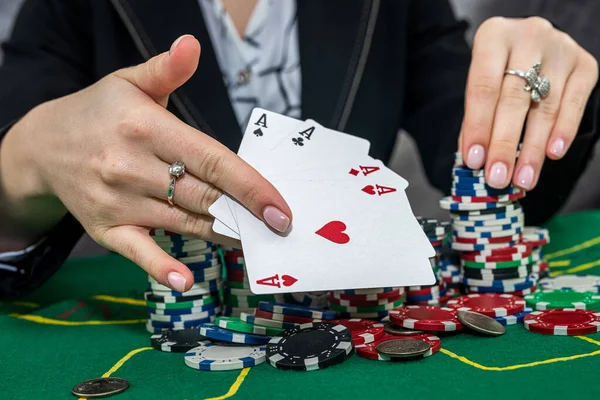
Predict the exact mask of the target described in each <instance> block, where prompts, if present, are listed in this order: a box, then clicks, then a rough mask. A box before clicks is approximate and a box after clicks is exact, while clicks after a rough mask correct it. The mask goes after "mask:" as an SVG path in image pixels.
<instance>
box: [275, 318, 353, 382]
mask: <svg viewBox="0 0 600 400" xmlns="http://www.w3.org/2000/svg"><path fill="white" fill-rule="evenodd" d="M352 349H353V346H352V334H351V332H350V330H349V329H347V328H346V327H345V326H343V325H340V324H331V323H326V322H316V323H310V324H302V325H297V326H295V327H293V328H290V329H287V330H286V331H285V332H283V333H282V335H281V336H276V337H274V338H272V339H271V341H269V343H268V344H267V348H266V354H267V360H268V361H269V363H270V364H271V365H272V366H273V367H275V368H279V369H292V370H304V371H314V370H318V369H323V368H327V367H330V366H332V365H335V364H339V363H342V362H344V361H345V360H346V359H347V358H348V357H349V356H350V355H351V354H352Z"/></svg>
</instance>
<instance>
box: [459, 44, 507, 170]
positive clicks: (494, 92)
mask: <svg viewBox="0 0 600 400" xmlns="http://www.w3.org/2000/svg"><path fill="white" fill-rule="evenodd" d="M508 55H509V48H508V46H507V45H506V44H505V43H503V42H502V41H499V40H496V39H494V38H493V37H491V36H490V34H489V33H487V32H483V33H482V34H481V35H480V36H478V37H477V38H476V40H475V41H474V43H473V59H472V61H471V67H470V69H469V76H468V78H467V89H466V95H465V116H464V120H463V124H462V127H461V133H460V146H461V147H460V149H461V152H462V154H464V155H465V157H464V160H465V163H466V164H467V166H468V167H469V168H472V169H479V168H482V167H483V165H484V164H485V159H486V155H487V149H488V146H489V142H490V138H491V135H492V127H493V124H494V115H495V114H496V105H497V104H498V99H499V98H500V89H501V87H502V79H503V77H504V71H505V69H506V63H507V62H508Z"/></svg>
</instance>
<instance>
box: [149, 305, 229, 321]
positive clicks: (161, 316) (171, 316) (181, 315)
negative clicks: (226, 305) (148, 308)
mask: <svg viewBox="0 0 600 400" xmlns="http://www.w3.org/2000/svg"><path fill="white" fill-rule="evenodd" d="M154 311H155V312H148V318H150V319H151V320H153V321H186V320H192V319H202V318H206V317H209V316H211V315H215V314H217V313H219V312H220V311H221V307H212V308H210V309H202V308H189V309H184V310H154ZM173 311H177V312H176V313H173Z"/></svg>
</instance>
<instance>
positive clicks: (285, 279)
mask: <svg viewBox="0 0 600 400" xmlns="http://www.w3.org/2000/svg"><path fill="white" fill-rule="evenodd" d="M281 281H282V282H281V283H283V286H292V285H293V284H294V283H296V282H298V279H296V278H294V277H293V276H289V275H281Z"/></svg>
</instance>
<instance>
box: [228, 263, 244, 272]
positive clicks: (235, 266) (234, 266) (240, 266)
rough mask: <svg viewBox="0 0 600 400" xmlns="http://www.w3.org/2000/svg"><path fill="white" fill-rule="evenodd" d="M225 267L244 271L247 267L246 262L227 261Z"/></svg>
mask: <svg viewBox="0 0 600 400" xmlns="http://www.w3.org/2000/svg"><path fill="white" fill-rule="evenodd" d="M225 268H227V269H230V270H232V271H243V270H244V269H246V266H245V265H244V264H230V263H226V265H225Z"/></svg>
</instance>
